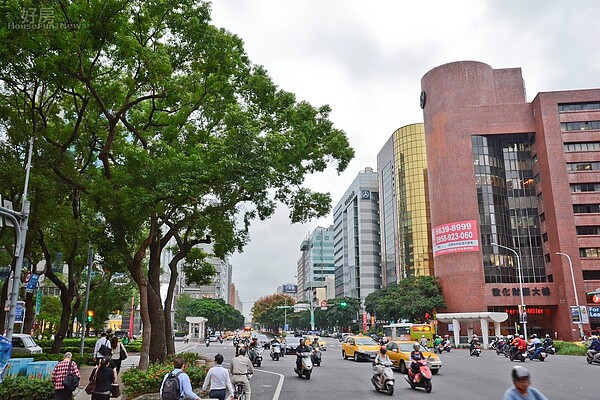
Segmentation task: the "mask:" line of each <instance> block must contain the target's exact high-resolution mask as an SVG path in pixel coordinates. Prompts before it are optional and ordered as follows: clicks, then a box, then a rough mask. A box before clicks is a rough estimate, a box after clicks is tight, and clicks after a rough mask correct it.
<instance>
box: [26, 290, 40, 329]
mask: <svg viewBox="0 0 600 400" xmlns="http://www.w3.org/2000/svg"><path fill="white" fill-rule="evenodd" d="M38 290H39V289H38ZM25 310H26V311H25V321H24V324H23V332H24V333H27V334H31V332H32V331H33V321H34V320H35V301H34V297H33V293H27V292H26V293H25Z"/></svg>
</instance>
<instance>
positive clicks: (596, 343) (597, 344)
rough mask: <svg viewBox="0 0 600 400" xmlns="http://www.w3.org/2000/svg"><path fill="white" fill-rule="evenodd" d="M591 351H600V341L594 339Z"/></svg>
mask: <svg viewBox="0 0 600 400" xmlns="http://www.w3.org/2000/svg"><path fill="white" fill-rule="evenodd" d="M590 350H596V351H600V340H598V339H594V340H593V341H592V344H590Z"/></svg>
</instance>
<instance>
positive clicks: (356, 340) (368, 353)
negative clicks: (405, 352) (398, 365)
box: [342, 335, 380, 361]
mask: <svg viewBox="0 0 600 400" xmlns="http://www.w3.org/2000/svg"><path fill="white" fill-rule="evenodd" d="M379 347H380V346H379V344H378V343H377V342H376V341H374V340H373V339H371V338H370V337H368V336H362V335H358V336H346V338H345V339H344V342H343V343H342V357H343V358H344V359H347V358H353V359H354V361H358V360H374V359H375V356H376V355H377V352H378V351H379Z"/></svg>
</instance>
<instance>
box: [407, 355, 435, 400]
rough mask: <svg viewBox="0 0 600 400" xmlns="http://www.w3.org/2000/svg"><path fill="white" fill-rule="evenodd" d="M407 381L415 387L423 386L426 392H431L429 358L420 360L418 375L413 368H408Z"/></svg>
mask: <svg viewBox="0 0 600 400" xmlns="http://www.w3.org/2000/svg"><path fill="white" fill-rule="evenodd" d="M406 382H408V384H409V385H410V387H411V388H413V389H415V388H418V387H422V388H424V389H425V392H427V393H429V392H431V389H432V387H431V369H430V368H429V359H428V358H427V359H423V360H420V361H419V372H418V373H417V374H416V375H415V373H414V372H413V370H412V368H408V376H407V377H406Z"/></svg>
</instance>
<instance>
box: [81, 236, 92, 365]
mask: <svg viewBox="0 0 600 400" xmlns="http://www.w3.org/2000/svg"><path fill="white" fill-rule="evenodd" d="M93 263H94V252H93V251H92V244H91V243H88V269H87V280H86V282H85V306H84V308H83V321H82V323H81V343H80V344H79V354H81V355H82V356H83V348H84V347H85V329H86V323H87V312H88V306H89V302H90V283H91V280H92V264H93Z"/></svg>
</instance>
